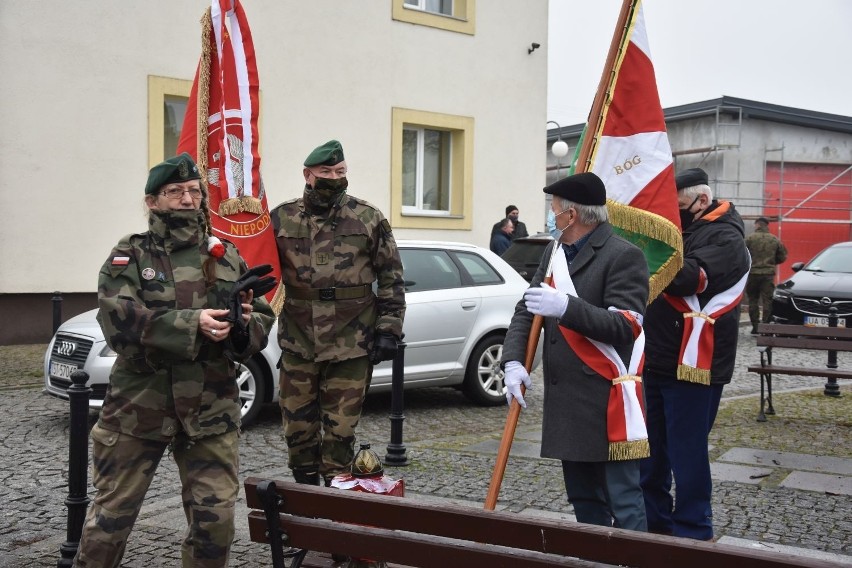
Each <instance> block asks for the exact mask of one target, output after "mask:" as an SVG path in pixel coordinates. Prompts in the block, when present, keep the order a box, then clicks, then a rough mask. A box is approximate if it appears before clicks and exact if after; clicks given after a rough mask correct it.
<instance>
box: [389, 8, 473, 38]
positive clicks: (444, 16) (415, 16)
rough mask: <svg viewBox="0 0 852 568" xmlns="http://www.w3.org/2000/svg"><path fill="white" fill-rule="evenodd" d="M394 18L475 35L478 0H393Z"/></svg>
mask: <svg viewBox="0 0 852 568" xmlns="http://www.w3.org/2000/svg"><path fill="white" fill-rule="evenodd" d="M392 6H393V9H392V10H393V14H392V16H393V19H394V20H397V21H400V22H408V23H409V24H418V25H421V26H429V27H433V28H440V29H442V30H448V31H451V32H459V33H463V34H469V35H474V33H475V32H476V17H475V15H476V0H393V4H392Z"/></svg>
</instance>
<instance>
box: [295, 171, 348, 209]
mask: <svg viewBox="0 0 852 568" xmlns="http://www.w3.org/2000/svg"><path fill="white" fill-rule="evenodd" d="M347 187H349V181H348V180H347V179H346V178H345V177H341V178H336V179H332V178H321V177H318V178H316V180H315V181H314V186H313V187H311V186H309V185H305V199H306V200H307V201H308V203H309V204H310V205H311V208H312V209H315V210H323V209H329V208H330V207H331V206H332V205H334V203H335V202H336V201H337V199H338V198H339V197H340V196H341V195H342V194H343V193H344V192H345V191H346V188H347Z"/></svg>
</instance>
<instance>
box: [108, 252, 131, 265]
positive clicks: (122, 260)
mask: <svg viewBox="0 0 852 568" xmlns="http://www.w3.org/2000/svg"><path fill="white" fill-rule="evenodd" d="M110 264H111V265H112V266H127V265H128V264H130V257H129V256H119V255H115V256H113V257H112V260H111V261H110Z"/></svg>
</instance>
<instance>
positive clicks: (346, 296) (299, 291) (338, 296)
mask: <svg viewBox="0 0 852 568" xmlns="http://www.w3.org/2000/svg"><path fill="white" fill-rule="evenodd" d="M372 287H373V285H372V284H361V285H360V286H344V287H337V288H297V287H296V286H284V297H285V298H293V299H294V300H324V301H330V300H354V299H355V298H363V297H364V296H366V295H367V294H369V293H370V291H371V290H372Z"/></svg>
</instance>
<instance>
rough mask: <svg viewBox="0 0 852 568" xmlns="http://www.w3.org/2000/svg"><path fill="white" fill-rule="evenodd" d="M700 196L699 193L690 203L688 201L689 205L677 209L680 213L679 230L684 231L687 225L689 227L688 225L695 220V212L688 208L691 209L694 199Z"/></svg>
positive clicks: (696, 199)
mask: <svg viewBox="0 0 852 568" xmlns="http://www.w3.org/2000/svg"><path fill="white" fill-rule="evenodd" d="M700 197H701V196H700V195H699V196H698V197H696V198H695V199H693V200H692V203H690V204H689V207H687V208H686V209H680V210H679V211H678V212H679V213H680V229H681V231H685V230H686V229H687V227H689V226H690V225H692V224H693V223H694V222H695V213H692V212H691V211H690V210H691V209H692V206H693V205H695V203H696V201H698V199H699V198H700Z"/></svg>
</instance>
